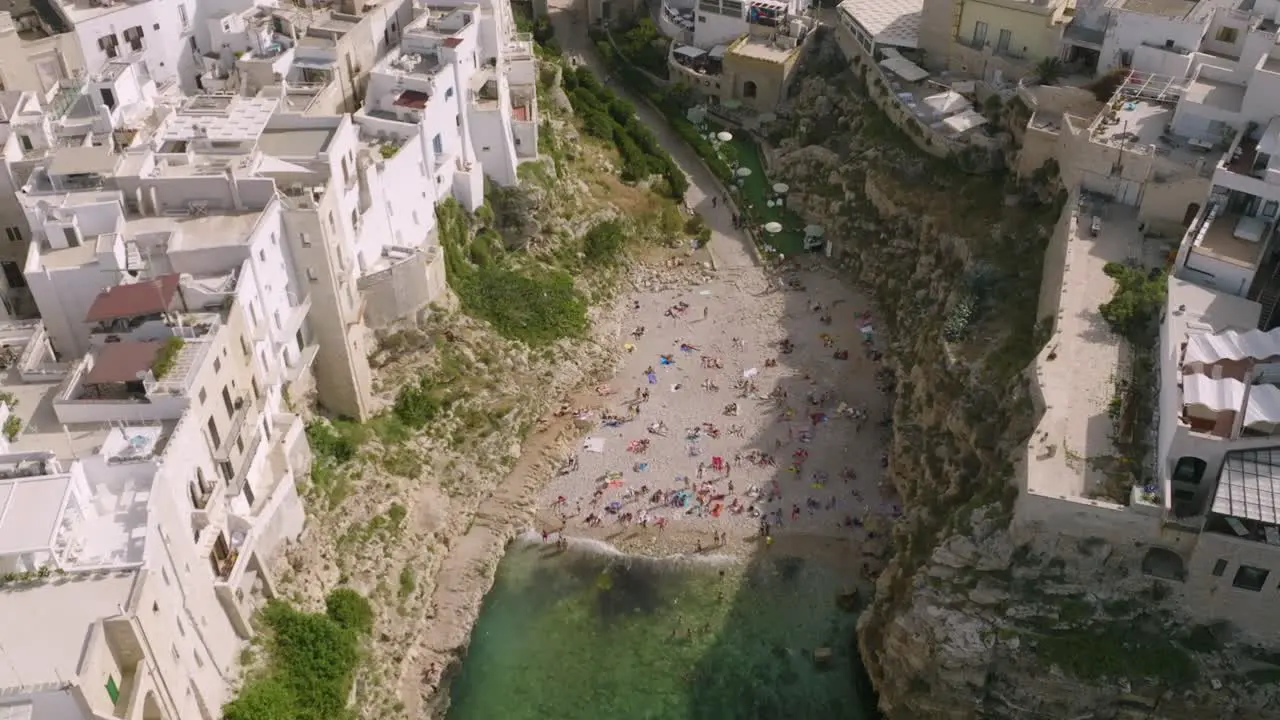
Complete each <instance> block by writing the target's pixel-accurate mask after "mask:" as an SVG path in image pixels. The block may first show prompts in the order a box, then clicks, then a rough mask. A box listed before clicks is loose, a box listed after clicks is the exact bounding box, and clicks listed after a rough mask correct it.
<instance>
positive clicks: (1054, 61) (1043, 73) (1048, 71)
mask: <svg viewBox="0 0 1280 720" xmlns="http://www.w3.org/2000/svg"><path fill="white" fill-rule="evenodd" d="M1062 72H1063V67H1062V61H1061V60H1059V59H1058V58H1056V57H1047V58H1041V59H1040V62H1038V63H1036V76H1037V77H1039V78H1040V84H1042V85H1052V84H1054V83H1056V82H1057V81H1058V78H1061V77H1062Z"/></svg>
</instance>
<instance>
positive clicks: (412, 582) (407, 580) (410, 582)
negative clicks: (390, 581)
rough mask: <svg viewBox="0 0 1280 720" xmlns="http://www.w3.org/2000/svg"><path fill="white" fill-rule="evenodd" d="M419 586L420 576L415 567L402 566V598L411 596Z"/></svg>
mask: <svg viewBox="0 0 1280 720" xmlns="http://www.w3.org/2000/svg"><path fill="white" fill-rule="evenodd" d="M417 588H418V576H417V574H416V573H414V572H413V568H411V567H409V566H408V565H405V566H404V567H402V568H400V599H401V600H403V599H404V598H407V597H409V596H410V595H412V594H413V591H414V590H416V589H417Z"/></svg>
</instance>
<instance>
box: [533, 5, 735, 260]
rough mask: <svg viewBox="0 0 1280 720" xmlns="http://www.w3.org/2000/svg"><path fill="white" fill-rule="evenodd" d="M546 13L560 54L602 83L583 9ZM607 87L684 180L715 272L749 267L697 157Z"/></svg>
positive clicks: (647, 109) (655, 118)
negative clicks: (707, 235)
mask: <svg viewBox="0 0 1280 720" xmlns="http://www.w3.org/2000/svg"><path fill="white" fill-rule="evenodd" d="M548 8H549V13H550V17H551V25H552V27H553V28H555V33H556V40H557V42H559V43H560V47H561V48H562V49H563V50H564V52H565V53H566V54H567V55H570V56H574V57H577V58H578V60H579V62H582V63H583V64H585V65H586V66H587V67H588V68H591V70H592V71H594V72H595V73H596V74H597V75H598V76H600V78H601V79H603V78H606V77H608V75H609V71H608V69H607V68H606V67H605V65H604V62H603V61H602V60H601V59H600V56H599V55H598V54H597V53H596V48H595V45H594V43H593V42H592V40H591V38H590V37H589V36H588V35H587V22H586V8H585V7H584V6H583V4H582V0H549V3H548ZM609 87H610V88H611V89H612V90H613V91H614V92H616V93H618V94H619V95H621V96H622V97H624V98H626V99H627V100H629V101H631V103H632V104H633V105H635V106H636V116H637V117H639V119H640V121H641V122H642V123H644V124H645V126H647V127H648V128H649V129H650V130H651V131H653V134H654V136H656V137H657V138H658V143H659V144H660V145H662V147H663V149H665V150H666V151H667V152H668V153H670V154H671V157H672V159H674V160H675V161H676V164H677V165H679V166H680V169H681V170H683V171H684V174H685V175H687V176H688V177H689V189H688V191H686V192H685V196H684V198H685V203H686V204H687V205H688V206H689V207H690V208H691V209H692V210H693V211H694V212H696V213H698V214H699V215H701V216H702V218H703V220H705V221H706V223H707V225H708V226H709V227H710V228H711V245H710V248H711V253H712V255H713V256H714V257H715V263H716V267H717V268H722V269H724V268H738V267H750V266H752V265H755V264H756V254H755V248H754V247H752V244H751V239H750V238H748V237H746V236H745V235H744V234H743V233H741V232H739V231H738V230H736V229H734V227H733V212H732V210H730V209H729V208H727V207H725V204H724V202H723V198H721V202H717V203H716V204H715V207H712V205H711V199H712V198H713V197H720V196H721V194H722V190H721V186H720V183H719V182H718V181H717V180H716V178H715V176H714V175H712V174H711V171H710V170H708V169H707V166H706V165H704V164H703V162H702V160H701V159H700V158H699V157H698V154H697V153H695V152H694V151H693V148H691V147H689V145H688V144H687V143H685V142H684V140H682V139H681V138H680V136H679V135H677V134H676V132H675V130H673V129H672V128H671V126H670V125H669V124H668V123H667V120H666V118H664V117H663V116H662V115H661V113H659V112H658V111H657V110H655V109H654V108H653V106H652V105H650V104H649V103H648V102H647V101H646V100H645V99H644V98H642V97H639V96H637V95H636V94H635V93H633V92H631V91H630V90H628V89H626V88H624V87H622V86H621V85H620V84H619V83H616V82H611V83H609Z"/></svg>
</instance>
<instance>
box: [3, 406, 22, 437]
mask: <svg viewBox="0 0 1280 720" xmlns="http://www.w3.org/2000/svg"><path fill="white" fill-rule="evenodd" d="M22 427H23V423H22V418H20V417H18V416H17V414H16V413H15V414H11V415H9V417H7V418H5V420H4V428H3V430H4V436H5V437H7V438H9V442H13V441H14V440H17V439H18V436H19V435H21V434H22Z"/></svg>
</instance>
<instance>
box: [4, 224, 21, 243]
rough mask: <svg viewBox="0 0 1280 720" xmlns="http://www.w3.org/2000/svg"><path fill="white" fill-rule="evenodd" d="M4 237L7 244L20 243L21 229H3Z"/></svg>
mask: <svg viewBox="0 0 1280 720" xmlns="http://www.w3.org/2000/svg"><path fill="white" fill-rule="evenodd" d="M4 236H5V237H7V238H9V242H22V228H18V227H7V228H5V229H4Z"/></svg>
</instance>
